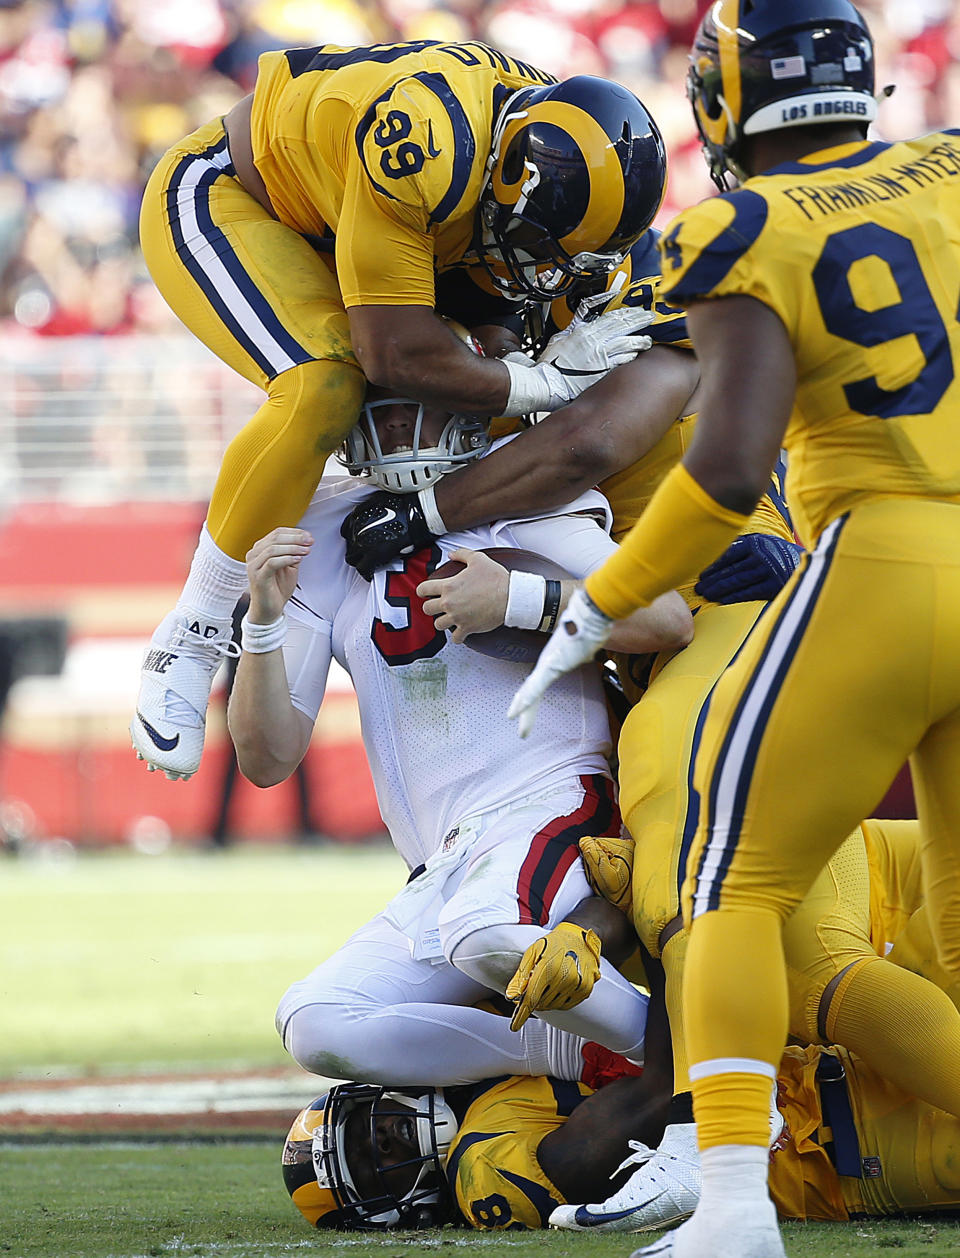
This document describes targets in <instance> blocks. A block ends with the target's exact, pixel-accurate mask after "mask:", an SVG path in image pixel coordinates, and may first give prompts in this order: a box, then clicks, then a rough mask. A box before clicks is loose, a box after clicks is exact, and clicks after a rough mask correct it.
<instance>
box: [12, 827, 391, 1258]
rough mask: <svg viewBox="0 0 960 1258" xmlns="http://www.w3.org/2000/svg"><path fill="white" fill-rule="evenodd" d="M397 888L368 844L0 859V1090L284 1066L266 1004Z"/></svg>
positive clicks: (381, 851) (379, 853) (385, 855)
mask: <svg viewBox="0 0 960 1258" xmlns="http://www.w3.org/2000/svg"><path fill="white" fill-rule="evenodd" d="M404 876H405V871H404V868H403V865H402V863H401V861H400V858H399V857H398V856H397V855H396V853H395V852H394V851H393V849H392V848H390V847H386V846H379V845H378V846H375V847H370V848H361V849H357V848H342V847H334V846H331V847H322V848H302V849H297V848H262V849H256V848H251V847H246V846H244V847H239V848H237V849H232V850H228V851H226V852H223V853H220V852H217V853H210V852H203V851H194V852H190V851H186V852H184V851H171V852H169V853H166V854H164V855H161V856H143V855H137V854H135V853H130V852H117V853H103V854H89V853H85V854H82V855H81V856H79V857H78V858H77V859H76V860H74V861H65V862H63V861H57V862H54V861H50V860H44V859H38V858H33V859H22V860H13V859H10V860H5V861H3V863H2V864H0V1005H2V1007H3V1009H4V1016H3V1023H4V1033H3V1035H2V1036H0V1077H3V1076H10V1075H12V1074H17V1073H20V1072H29V1073H34V1072H37V1071H43V1070H44V1069H47V1068H50V1067H58V1068H75V1069H77V1070H80V1071H85V1072H90V1073H97V1072H101V1071H104V1070H110V1071H116V1070H119V1069H123V1068H128V1067H129V1068H137V1067H145V1066H159V1067H161V1068H165V1067H174V1068H176V1067H181V1068H182V1067H185V1066H187V1065H238V1064H243V1065H253V1066H269V1065H283V1064H287V1063H288V1061H289V1059H288V1058H287V1057H286V1054H285V1053H284V1051H283V1048H282V1047H281V1045H280V1041H279V1039H278V1037H277V1034H276V1032H275V1030H274V1027H273V1014H274V1010H275V1008H276V1004H277V1000H278V999H279V997H280V996H281V995H282V993H283V992H284V990H285V989H286V987H287V986H288V985H289V984H290V983H291V982H293V980H294V979H297V978H302V977H303V975H305V974H306V973H308V972H309V970H311V969H312V968H313V967H314V966H315V965H316V964H318V962H320V961H321V960H323V959H324V958H325V957H327V956H329V955H330V953H331V952H333V951H334V949H335V948H336V947H337V946H338V945H339V944H340V943H342V942H343V940H344V939H346V937H347V936H348V935H349V934H350V932H351V931H352V930H354V929H355V928H356V927H357V926H359V925H360V924H361V923H363V922H364V921H366V920H367V919H368V918H369V917H372V916H373V914H374V913H375V912H376V911H377V910H378V909H379V908H381V907H382V906H383V904H385V903H386V901H387V900H388V899H389V897H390V896H391V895H392V894H393V893H394V892H395V891H397V890H398V889H399V888H400V887H401V886H402V885H403V880H404ZM2 1252H3V1251H2V1249H0V1253H2Z"/></svg>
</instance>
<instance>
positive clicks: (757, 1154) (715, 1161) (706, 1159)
mask: <svg viewBox="0 0 960 1258" xmlns="http://www.w3.org/2000/svg"><path fill="white" fill-rule="evenodd" d="M700 1166H701V1169H702V1172H703V1190H702V1200H703V1202H704V1204H708V1205H711V1206H713V1205H717V1204H721V1203H722V1204H724V1205H727V1204H729V1202H730V1200H731V1199H732V1198H736V1199H737V1200H738V1201H758V1200H763V1201H768V1200H769V1198H770V1195H769V1192H768V1189H767V1175H768V1172H769V1170H770V1151H769V1149H767V1148H766V1147H762V1146H760V1145H755V1144H720V1145H715V1146H714V1147H713V1148H712V1149H701V1151H700Z"/></svg>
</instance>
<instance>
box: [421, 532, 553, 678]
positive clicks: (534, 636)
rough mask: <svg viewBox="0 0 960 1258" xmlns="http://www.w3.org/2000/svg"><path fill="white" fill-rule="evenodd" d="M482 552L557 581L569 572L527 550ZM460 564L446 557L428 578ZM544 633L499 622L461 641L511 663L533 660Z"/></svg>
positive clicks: (442, 575)
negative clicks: (495, 627)
mask: <svg viewBox="0 0 960 1258" xmlns="http://www.w3.org/2000/svg"><path fill="white" fill-rule="evenodd" d="M484 554H486V555H489V556H490V558H491V559H495V560H496V561H497V563H499V564H502V565H503V567H504V568H508V569H511V570H512V569H513V568H520V569H523V570H524V571H526V572H539V573H540V575H541V576H545V577H550V578H551V579H553V580H557V581H559V580H560V579H561V578H563V577H567V578H569V576H570V574H569V573H568V572H564V570H563V569H562V568H558V567H557V566H556V565H553V564H550V563H549V562H547V561H546V560H545V559H543V558H542V557H541V556H539V555H531V554H529V553H528V552H527V551H523V550H510V549H507V548H499V549H491V550H487V551H484ZM464 567H465V565H464V564H462V563H460V561H459V560H457V559H448V560H447V562H446V563H443V564H441V565H440V567H439V568H436V569H435V570H434V571H433V572H432V573H431V574H430V579H431V580H434V579H437V578H439V579H440V580H443V579H444V578H446V577H454V576H456V575H457V573H458V572H462V571H463V569H464ZM548 637H549V635H548V634H546V633H540V632H538V631H537V630H536V629H508V628H507V626H506V625H500V626H499V628H497V629H491V630H489V632H487V633H471V634H470V635H469V637H467V638H465V639H464V643H463V645H464V646H468V647H470V649H471V650H473V651H478V652H479V653H480V654H481V655H489V656H490V657H491V658H493V659H497V660H508V661H509V662H510V663H513V664H535V663H536V661H537V657H538V656H539V654H540V652H541V651H542V650H543V647H544V644H545V642H546V641H547V638H548Z"/></svg>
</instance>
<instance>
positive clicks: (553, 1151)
mask: <svg viewBox="0 0 960 1258" xmlns="http://www.w3.org/2000/svg"><path fill="white" fill-rule="evenodd" d="M777 1091H778V1096H777V1105H778V1109H779V1111H780V1113H781V1115H782V1117H783V1119H784V1122H785V1126H784V1129H783V1131H782V1132H781V1133H780V1135H779V1137H778V1139H777V1141H776V1144H775V1146H774V1151H773V1153H772V1154H771V1156H770V1160H769V1186H770V1195H771V1197H772V1199H773V1202H774V1204H775V1206H776V1210H777V1214H778V1215H779V1217H780V1218H782V1219H797V1220H823V1221H832V1222H838V1223H841V1222H847V1221H852V1220H860V1219H863V1218H882V1217H889V1216H891V1215H910V1216H916V1215H917V1214H923V1213H934V1214H939V1215H942V1214H944V1213H952V1214H956V1213H957V1211H960V1174H958V1170H957V1167H958V1165H960V1161H958V1158H960V1121H958V1120H957V1119H956V1118H955V1117H954V1116H953V1115H952V1114H946V1113H944V1111H943V1110H938V1109H935V1108H933V1107H932V1106H929V1105H926V1104H925V1103H924V1102H922V1101H918V1100H917V1099H916V1098H915V1097H911V1096H910V1095H908V1094H907V1093H904V1092H901V1091H900V1090H899V1089H897V1088H894V1087H891V1086H890V1084H889V1083H887V1082H886V1080H884V1079H883V1078H882V1077H881V1076H879V1075H878V1074H877V1073H876V1071H874V1070H871V1069H870V1068H869V1067H868V1066H865V1065H864V1063H863V1062H862V1061H860V1060H859V1059H858V1058H857V1057H855V1056H854V1055H853V1054H851V1053H848V1052H847V1051H846V1049H843V1048H837V1047H835V1046H833V1047H829V1048H820V1047H810V1048H798V1047H790V1048H788V1049H787V1050H786V1051H785V1053H784V1055H783V1057H782V1059H781V1061H780V1065H779V1069H778V1071H777ZM647 1103H648V1089H646V1088H645V1085H644V1081H643V1080H642V1079H629V1078H624V1079H622V1080H614V1081H613V1083H612V1084H608V1085H607V1086H606V1087H604V1088H603V1089H602V1090H601V1091H599V1092H594V1091H592V1090H591V1089H590V1088H589V1087H588V1086H587V1085H586V1084H584V1083H573V1082H569V1081H566V1080H560V1079H552V1078H545V1077H544V1076H529V1075H513V1076H509V1077H507V1078H504V1079H497V1080H487V1081H485V1082H482V1083H479V1084H477V1085H476V1086H474V1087H472V1088H445V1089H442V1090H441V1089H432V1088H428V1089H413V1090H408V1089H404V1088H399V1089H386V1088H379V1087H376V1086H375V1085H370V1084H341V1085H339V1086H337V1087H335V1088H333V1089H331V1091H330V1092H329V1093H327V1094H326V1095H325V1096H323V1097H319V1098H318V1099H317V1100H316V1101H314V1102H313V1103H312V1104H311V1105H310V1106H308V1107H307V1108H306V1109H304V1110H303V1111H302V1112H301V1113H300V1114H299V1115H298V1116H297V1118H296V1119H295V1121H294V1123H293V1125H292V1127H291V1128H290V1132H289V1134H288V1136H287V1139H286V1142H285V1144H284V1149H283V1160H282V1169H283V1177H284V1182H285V1184H286V1187H287V1190H288V1192H289V1193H290V1196H291V1197H292V1198H293V1201H294V1204H295V1205H296V1206H297V1208H298V1209H299V1210H300V1212H301V1213H302V1214H303V1216H304V1218H305V1219H306V1220H307V1222H308V1223H310V1224H311V1226H313V1227H316V1228H318V1229H322V1230H325V1229H339V1230H344V1231H352V1230H388V1229H390V1228H426V1227H437V1226H441V1225H442V1224H444V1223H455V1224H456V1223H460V1224H464V1223H466V1224H467V1225H469V1226H471V1227H474V1228H477V1229H479V1230H481V1231H519V1230H524V1229H535V1228H541V1227H546V1226H547V1222H548V1219H549V1217H550V1215H551V1212H553V1211H555V1210H556V1209H557V1207H558V1206H562V1205H563V1204H564V1203H565V1201H566V1200H567V1199H568V1198H570V1197H573V1196H577V1195H579V1194H580V1192H581V1191H582V1189H583V1187H584V1185H585V1182H592V1181H596V1180H597V1179H598V1178H599V1176H600V1175H603V1176H606V1175H608V1174H610V1173H611V1172H615V1171H616V1169H617V1164H618V1159H619V1158H620V1156H621V1154H622V1152H623V1149H624V1135H623V1131H622V1128H623V1126H624V1115H625V1114H630V1113H634V1114H635V1113H636V1112H637V1111H638V1110H639V1109H640V1108H641V1107H642V1106H643V1105H644V1104H647ZM373 1105H375V1106H376V1113H375V1116H374V1119H373V1125H372V1127H373V1134H371V1125H370V1110H371V1107H372V1106H373ZM325 1129H327V1130H331V1137H332V1138H330V1139H328V1140H326V1141H324V1140H323V1136H324V1132H325ZM338 1137H339V1138H338ZM633 1144H634V1151H633V1155H634V1157H635V1158H636V1159H637V1160H640V1159H642V1158H644V1157H646V1156H648V1155H649V1154H650V1153H651V1150H650V1149H649V1148H648V1147H645V1146H644V1145H643V1144H642V1143H641V1141H639V1140H634V1141H633ZM315 1150H317V1151H318V1156H316V1157H315ZM611 1177H613V1176H611ZM702 1252H703V1253H704V1254H705V1255H709V1253H710V1250H709V1249H706V1250H703V1251H702Z"/></svg>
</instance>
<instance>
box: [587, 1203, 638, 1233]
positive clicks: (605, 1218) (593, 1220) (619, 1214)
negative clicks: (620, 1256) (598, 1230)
mask: <svg viewBox="0 0 960 1258" xmlns="http://www.w3.org/2000/svg"><path fill="white" fill-rule="evenodd" d="M646 1204H647V1203H646V1202H644V1205H646ZM640 1209H642V1207H641V1206H631V1208H630V1209H629V1210H615V1211H612V1212H610V1213H608V1214H588V1213H587V1208H586V1206H580V1207H579V1208H578V1210H577V1212H576V1214H575V1215H574V1216H573V1220H574V1222H575V1223H579V1225H580V1226H581V1227H598V1226H599V1225H600V1224H601V1223H615V1222H616V1221H617V1219H625V1218H627V1217H628V1216H629V1215H631V1214H636V1213H637V1211H638V1210H640Z"/></svg>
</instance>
